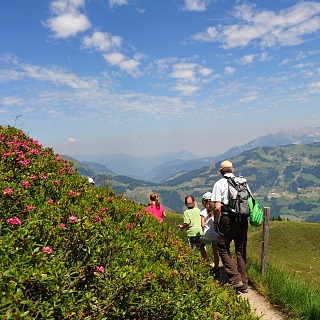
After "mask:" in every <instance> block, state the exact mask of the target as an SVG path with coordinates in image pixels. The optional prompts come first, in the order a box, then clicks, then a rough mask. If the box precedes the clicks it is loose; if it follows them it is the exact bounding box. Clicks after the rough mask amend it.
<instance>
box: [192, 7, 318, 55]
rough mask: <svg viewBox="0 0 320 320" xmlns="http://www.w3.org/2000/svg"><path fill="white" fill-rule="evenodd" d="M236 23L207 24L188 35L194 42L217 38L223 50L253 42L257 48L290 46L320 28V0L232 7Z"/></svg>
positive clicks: (215, 39) (302, 40) (306, 38)
mask: <svg viewBox="0 0 320 320" xmlns="http://www.w3.org/2000/svg"><path fill="white" fill-rule="evenodd" d="M234 17H235V18H236V19H238V20H239V23H238V24H231V25H225V26H223V25H221V26H219V27H215V26H210V27H208V28H207V29H206V31H205V32H202V33H197V34H195V35H193V36H192V37H191V38H192V39H193V40H195V41H203V42H214V41H219V42H221V43H222V47H223V48H225V49H230V48H235V47H244V46H247V45H248V44H249V43H251V42H253V41H256V42H257V43H258V44H259V45H260V46H261V47H273V46H293V45H297V44H300V43H303V42H305V41H307V40H308V36H309V35H312V34H314V33H316V32H319V30H320V3H318V2H314V1H307V2H301V3H298V4H296V5H294V6H291V7H289V8H286V9H282V10H280V11H279V12H278V13H277V12H274V11H271V10H258V9H257V8H256V7H255V6H254V5H250V4H243V5H238V6H235V8H234Z"/></svg>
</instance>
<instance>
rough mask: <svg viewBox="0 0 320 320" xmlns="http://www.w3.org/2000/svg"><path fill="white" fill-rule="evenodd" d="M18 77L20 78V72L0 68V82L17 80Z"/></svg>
mask: <svg viewBox="0 0 320 320" xmlns="http://www.w3.org/2000/svg"><path fill="white" fill-rule="evenodd" d="M20 78H21V74H20V73H19V72H18V71H16V70H6V69H2V70H0V83H1V82H7V81H13V80H19V79H20Z"/></svg>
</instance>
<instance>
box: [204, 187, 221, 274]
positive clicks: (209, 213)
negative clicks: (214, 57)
mask: <svg viewBox="0 0 320 320" xmlns="http://www.w3.org/2000/svg"><path fill="white" fill-rule="evenodd" d="M211 197H212V194H211V192H206V193H205V194H204V195H203V196H202V205H203V206H204V209H203V210H202V211H201V213H200V216H201V227H202V229H203V235H202V242H203V245H204V246H205V245H208V246H209V245H210V246H211V247H212V253H213V263H212V264H210V267H211V270H210V273H211V274H212V275H213V276H214V277H215V278H218V277H219V276H220V272H219V254H218V248H217V237H218V233H217V232H216V231H215V230H214V223H213V206H212V202H211ZM200 245H201V243H200ZM205 252H206V251H205ZM206 260H208V255H207V252H206Z"/></svg>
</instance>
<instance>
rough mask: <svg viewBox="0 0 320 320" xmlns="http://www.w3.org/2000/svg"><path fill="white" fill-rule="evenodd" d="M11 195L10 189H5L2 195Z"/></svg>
mask: <svg viewBox="0 0 320 320" xmlns="http://www.w3.org/2000/svg"><path fill="white" fill-rule="evenodd" d="M12 193H13V191H12V189H10V188H5V189H4V192H3V194H8V195H9V196H11V195H12Z"/></svg>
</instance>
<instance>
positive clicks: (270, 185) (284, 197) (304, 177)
mask: <svg viewBox="0 0 320 320" xmlns="http://www.w3.org/2000/svg"><path fill="white" fill-rule="evenodd" d="M230 160H231V161H232V162H233V164H234V167H235V170H236V174H242V175H243V176H244V177H246V178H247V179H248V181H249V184H250V188H251V190H252V191H253V192H254V193H255V195H256V197H257V198H258V199H260V202H261V203H262V205H264V206H269V207H271V215H272V216H275V217H277V216H279V215H282V216H284V217H289V218H290V219H299V220H301V219H302V220H305V221H310V222H317V221H320V206H319V201H318V199H319V196H320V170H319V164H320V143H313V144H310V145H289V146H282V147H275V148H271V147H270V148H266V147H265V148H258V149H254V150H251V151H246V152H244V153H243V154H241V155H239V156H237V157H234V158H232V159H230ZM219 165H220V162H219V163H216V164H213V165H212V166H208V167H203V168H200V169H197V170H193V171H189V172H185V173H183V172H182V173H180V174H176V175H175V176H173V177H171V178H170V179H167V181H165V182H164V183H162V184H161V185H158V186H154V187H150V186H149V187H148V190H147V191H146V190H145V189H143V188H141V187H139V188H134V189H133V190H131V191H130V194H131V195H134V197H140V195H141V194H145V193H148V192H149V191H150V188H151V189H153V190H155V191H157V192H158V193H159V194H160V196H161V198H162V201H163V203H164V204H165V206H166V207H167V208H168V209H171V210H173V211H175V212H180V213H182V212H183V199H184V197H185V196H186V195H187V194H189V193H192V194H193V195H194V196H195V197H196V200H198V201H200V199H201V196H202V194H203V193H205V192H206V191H211V190H212V187H213V185H214V183H215V182H216V181H217V180H218V179H219V178H220V177H221V176H220V174H219V172H218V168H219Z"/></svg>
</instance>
